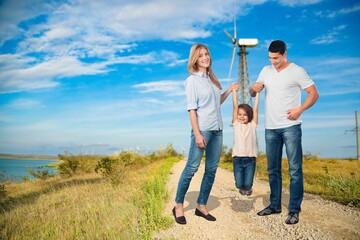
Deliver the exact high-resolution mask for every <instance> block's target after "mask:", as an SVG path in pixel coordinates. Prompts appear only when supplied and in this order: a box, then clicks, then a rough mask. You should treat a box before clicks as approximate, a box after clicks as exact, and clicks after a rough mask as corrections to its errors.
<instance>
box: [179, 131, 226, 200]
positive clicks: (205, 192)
mask: <svg viewBox="0 0 360 240" xmlns="http://www.w3.org/2000/svg"><path fill="white" fill-rule="evenodd" d="M200 132H201V135H202V136H203V137H204V138H205V141H206V147H205V150H206V159H205V173H204V176H203V179H202V182H201V187H200V193H199V197H198V199H197V204H201V205H206V203H207V201H208V198H209V195H210V191H211V188H212V185H213V183H214V180H215V174H216V170H217V167H218V164H219V160H220V154H221V150H222V142H223V133H222V130H219V131H200ZM203 154H204V149H200V148H198V147H197V145H196V141H195V135H194V132H193V131H191V143H190V149H189V155H188V160H187V163H186V166H185V168H184V170H183V172H182V173H181V176H180V180H179V184H178V188H177V192H176V198H175V202H176V203H184V198H185V194H186V192H187V191H188V189H189V185H190V181H191V179H192V177H193V176H194V174H195V173H196V172H197V170H198V168H199V166H200V162H201V158H202V156H203Z"/></svg>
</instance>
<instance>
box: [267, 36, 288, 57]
mask: <svg viewBox="0 0 360 240" xmlns="http://www.w3.org/2000/svg"><path fill="white" fill-rule="evenodd" d="M268 51H269V52H272V53H280V54H281V55H284V53H285V52H286V44H285V43H284V42H283V41H281V40H275V41H273V42H272V43H270V46H269V49H268Z"/></svg>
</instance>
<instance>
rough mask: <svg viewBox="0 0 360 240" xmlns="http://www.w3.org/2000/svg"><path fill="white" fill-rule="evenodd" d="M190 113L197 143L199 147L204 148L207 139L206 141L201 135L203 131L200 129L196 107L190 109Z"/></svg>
mask: <svg viewBox="0 0 360 240" xmlns="http://www.w3.org/2000/svg"><path fill="white" fill-rule="evenodd" d="M189 115H190V123H191V127H192V130H193V132H194V135H195V141H196V145H197V146H198V148H203V149H204V148H205V146H206V141H205V138H204V137H203V136H202V135H201V132H200V130H199V124H198V119H197V116H196V110H195V109H191V110H189Z"/></svg>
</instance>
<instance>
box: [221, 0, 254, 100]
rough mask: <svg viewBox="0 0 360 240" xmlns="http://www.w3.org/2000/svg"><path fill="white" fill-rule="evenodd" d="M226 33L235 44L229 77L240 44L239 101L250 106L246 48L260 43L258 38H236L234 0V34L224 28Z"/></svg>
mask: <svg viewBox="0 0 360 240" xmlns="http://www.w3.org/2000/svg"><path fill="white" fill-rule="evenodd" d="M224 32H225V34H226V35H227V36H228V37H229V38H230V39H231V42H232V44H233V45H234V48H233V51H232V55H231V62H230V70H229V75H228V79H230V77H231V72H232V68H233V64H234V58H235V52H236V48H237V46H239V52H238V55H239V66H238V82H239V85H240V89H239V91H238V103H239V104H242V103H246V104H249V105H250V106H251V105H252V101H251V96H250V93H249V87H250V81H249V73H248V64H247V60H246V55H247V54H248V52H247V51H246V48H249V47H256V46H257V44H258V40H257V39H256V38H240V39H239V40H237V38H236V14H235V1H234V36H231V35H230V34H229V33H228V32H227V31H226V30H224Z"/></svg>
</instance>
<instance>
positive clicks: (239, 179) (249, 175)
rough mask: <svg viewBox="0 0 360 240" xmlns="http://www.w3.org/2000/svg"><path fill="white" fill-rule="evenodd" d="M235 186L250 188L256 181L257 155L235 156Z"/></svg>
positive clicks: (244, 188)
mask: <svg viewBox="0 0 360 240" xmlns="http://www.w3.org/2000/svg"><path fill="white" fill-rule="evenodd" d="M233 164H234V177H235V186H236V187H237V188H238V189H243V190H250V189H251V188H252V185H253V182H254V174H255V168H256V157H234V161H233Z"/></svg>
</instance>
